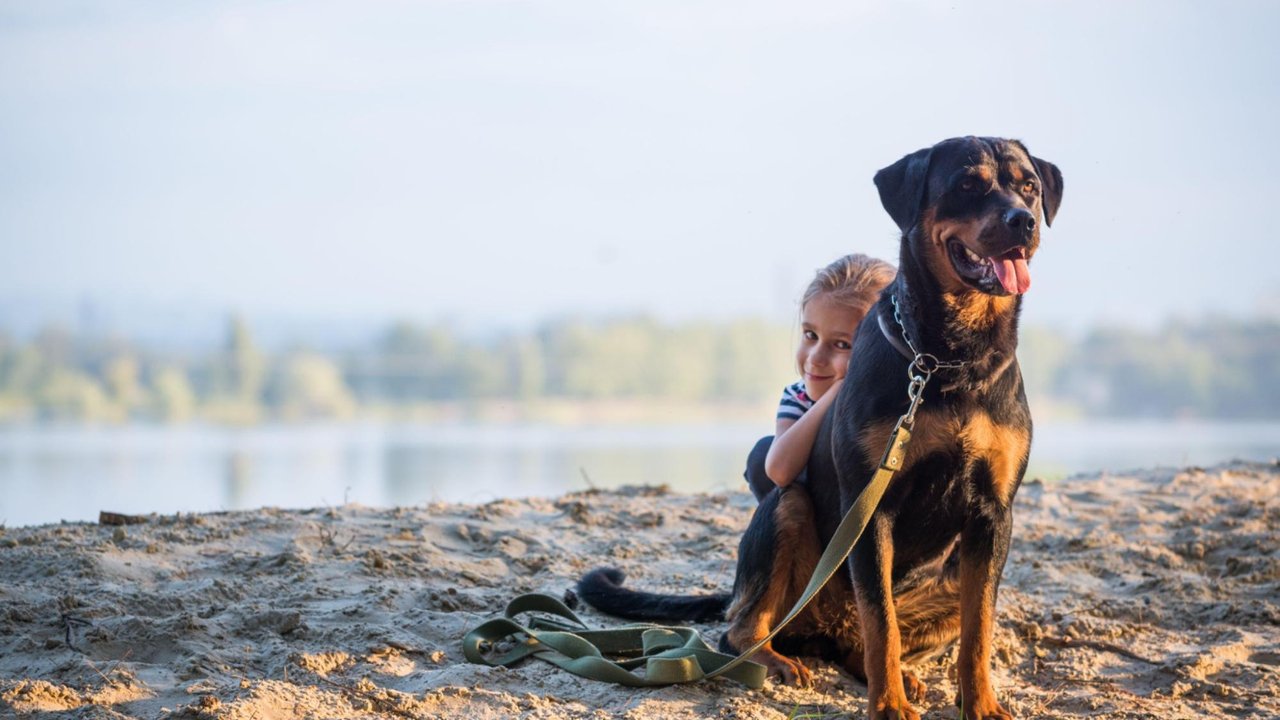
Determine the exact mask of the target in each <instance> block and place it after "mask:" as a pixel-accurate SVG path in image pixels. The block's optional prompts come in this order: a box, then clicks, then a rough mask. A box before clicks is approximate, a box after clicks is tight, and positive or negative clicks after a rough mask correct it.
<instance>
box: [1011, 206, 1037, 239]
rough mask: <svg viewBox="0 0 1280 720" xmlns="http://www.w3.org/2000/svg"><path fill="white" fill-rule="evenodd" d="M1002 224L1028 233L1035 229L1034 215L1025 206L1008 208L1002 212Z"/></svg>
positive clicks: (1018, 231) (1015, 230)
mask: <svg viewBox="0 0 1280 720" xmlns="http://www.w3.org/2000/svg"><path fill="white" fill-rule="evenodd" d="M1004 224H1005V225H1008V226H1009V229H1010V230H1013V231H1014V232H1017V233H1025V234H1027V235H1030V234H1031V231H1032V230H1035V229H1036V216H1035V215H1032V214H1031V211H1030V210H1027V209H1026V208H1009V209H1008V210H1006V211H1005V213H1004Z"/></svg>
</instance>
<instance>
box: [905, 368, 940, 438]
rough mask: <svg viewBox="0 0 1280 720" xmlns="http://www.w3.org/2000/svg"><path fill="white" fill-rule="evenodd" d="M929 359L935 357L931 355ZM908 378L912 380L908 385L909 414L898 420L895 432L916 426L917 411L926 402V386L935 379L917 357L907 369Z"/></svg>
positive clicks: (931, 372)
mask: <svg viewBox="0 0 1280 720" xmlns="http://www.w3.org/2000/svg"><path fill="white" fill-rule="evenodd" d="M929 357H933V356H932V355H930V356H929ZM935 359H936V358H935ZM917 369H920V372H919V373H917V372H916V370H917ZM907 377H908V378H910V379H911V382H910V384H908V385H907V400H908V401H909V405H908V406H907V412H906V413H905V414H904V415H903V416H902V417H900V418H898V425H897V427H895V430H896V429H897V428H899V427H904V426H905V427H907V428H908V429H910V428H911V427H912V426H913V425H915V423H916V409H917V408H919V407H920V403H922V402H924V386H925V385H928V384H929V378H931V377H933V371H932V370H926V369H924V368H921V367H920V366H919V356H917V362H913V363H912V364H911V365H909V366H908V367H907Z"/></svg>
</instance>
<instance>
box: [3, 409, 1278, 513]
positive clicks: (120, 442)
mask: <svg viewBox="0 0 1280 720" xmlns="http://www.w3.org/2000/svg"><path fill="white" fill-rule="evenodd" d="M768 430H769V428H767V427H764V426H758V425H717V426H706V425H698V426H653V427H648V426H645V427H616V426H611V427H593V428H588V427H569V428H566V427H558V426H511V425H502V426H490V425H448V426H429V425H409V426H397V425H392V426H386V425H372V424H370V425H325V426H288V427H285V426H281V427H262V428H251V429H227V428H209V427H176V428H168V427H126V428H102V429H93V428H48V427H32V428H5V429H0V523H6V524H8V525H10V526H16V525H32V524H40V523H48V522H57V521H59V520H95V519H96V518H97V515H98V511H99V510H112V511H116V512H125V513H148V512H159V513H173V512H178V511H182V512H204V511H213V510H238V509H245V508H254V507H261V506H264V505H274V506H279V507H316V506H325V505H340V504H342V503H344V502H357V503H362V504H365V505H375V506H386V505H415V504H421V503H426V502H430V501H433V500H446V501H459V502H485V501H488V500H493V499H495V498H499V497H524V496H538V495H542V496H548V495H559V494H561V493H564V492H568V491H571V490H582V489H586V488H587V487H589V486H595V487H602V488H609V487H616V486H619V485H626V484H644V483H647V484H659V483H667V484H669V485H671V486H672V487H673V488H675V489H677V490H680V491H687V492H697V491H704V490H733V489H745V487H746V485H745V483H744V482H743V481H742V463H743V460H744V458H745V456H746V452H747V450H748V449H749V448H750V447H751V445H752V444H753V443H754V442H755V440H756V438H757V437H759V436H760V435H761V434H763V433H765V432H767V431H768ZM1277 456H1280V423H1195V422H1185V423H1183V422H1178V423H1169V422H1145V423H1144V422H1137V423H1135V422H1096V421H1094V422H1087V423H1085V422H1081V423H1040V424H1037V426H1036V437H1035V444H1034V446H1033V448H1032V457H1031V468H1030V470H1029V475H1031V476H1039V477H1042V478H1044V479H1047V480H1053V479H1058V478H1063V477H1066V476H1069V475H1071V474H1074V473H1079V472H1092V471H1098V470H1111V471H1121V470H1126V469H1133V468H1145V467H1154V466H1158V465H1163V466H1183V465H1210V464H1214V463H1218V462H1223V461H1226V460H1230V459H1233V458H1244V459H1251V460H1270V459H1273V458H1275V457H1277Z"/></svg>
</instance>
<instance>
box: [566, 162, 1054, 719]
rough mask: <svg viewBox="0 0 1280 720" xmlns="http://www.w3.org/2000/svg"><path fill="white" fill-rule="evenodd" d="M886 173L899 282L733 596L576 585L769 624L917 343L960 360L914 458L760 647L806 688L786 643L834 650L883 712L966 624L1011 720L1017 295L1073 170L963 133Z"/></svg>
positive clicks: (969, 656) (1019, 461) (746, 643)
mask: <svg viewBox="0 0 1280 720" xmlns="http://www.w3.org/2000/svg"><path fill="white" fill-rule="evenodd" d="M875 183H876V187H877V188H878V189H879V191H880V199H881V202H882V203H883V204H884V208H885V210H887V211H888V212H889V214H890V215H891V216H892V217H893V219H894V221H895V222H897V224H898V226H899V227H900V228H901V229H902V252H901V257H900V264H899V273H898V277H897V279H896V280H895V281H894V282H893V283H892V284H891V285H890V286H889V287H888V288H886V289H885V291H884V294H883V295H882V296H881V298H880V300H879V303H878V305H877V307H876V312H872V313H868V315H867V318H866V319H865V320H864V321H863V323H862V325H861V326H860V327H859V328H858V333H857V337H856V339H855V341H854V347H853V352H852V358H853V361H852V363H851V367H850V369H849V373H848V375H847V376H846V379H845V383H844V386H843V387H842V388H841V390H840V394H839V396H838V397H837V399H836V403H835V406H834V407H833V408H832V410H831V412H830V413H829V414H828V415H827V417H826V419H825V422H824V425H823V429H822V431H821V432H820V433H819V439H818V441H817V443H816V445H815V447H814V450H813V454H812V456H811V458H810V462H809V469H808V481H807V483H806V485H803V486H791V487H788V488H786V489H782V490H775V491H773V492H772V493H770V494H769V495H768V496H766V497H765V499H764V500H763V501H761V503H760V506H759V508H758V509H757V510H756V513H755V515H754V517H753V518H752V520H751V523H750V525H749V526H748V528H747V531H746V533H745V535H744V536H743V538H742V542H741V544H740V545H739V547H738V569H737V576H736V578H735V580H734V587H733V593H732V595H717V596H707V597H678V596H663V595H655V594H651V593H642V592H635V591H631V590H627V589H624V588H622V587H621V586H620V584H621V582H622V579H623V577H622V574H621V573H620V572H619V571H617V570H615V569H612V568H602V569H598V570H595V571H593V572H591V573H590V574H588V575H587V576H586V577H584V578H583V579H582V581H581V582H580V583H579V594H580V596H581V597H582V598H583V599H584V600H586V601H587V602H588V603H590V604H591V605H593V606H595V607H597V608H599V609H601V610H603V611H605V612H608V613H611V614H614V615H618V616H622V617H630V618H635V619H645V620H658V619H663V620H707V619H712V618H715V617H716V616H717V615H719V614H720V613H725V616H726V617H727V619H728V621H729V630H728V632H727V633H725V636H724V638H723V639H722V641H721V645H722V647H723V648H724V649H726V650H727V651H733V650H734V649H735V648H747V647H750V646H752V645H754V644H755V642H756V641H757V640H760V639H761V638H763V637H765V635H767V634H768V631H769V630H770V629H771V627H772V626H773V625H774V624H776V623H777V622H778V621H779V620H781V619H782V617H784V616H785V615H786V613H787V611H788V610H790V608H791V606H792V605H793V603H794V602H795V600H796V598H798V597H799V595H800V594H801V592H802V590H803V589H804V587H805V585H806V583H807V582H808V580H809V577H810V575H811V574H812V572H813V568H814V566H815V564H816V562H817V558H818V556H819V555H820V554H821V550H822V548H823V547H825V545H826V543H827V541H828V540H829V539H830V538H831V535H832V533H833V532H834V530H835V528H836V526H837V525H838V524H839V521H840V518H841V517H842V516H843V515H844V513H845V511H846V510H847V509H848V508H849V506H850V505H851V504H852V503H853V501H854V499H855V498H856V497H857V496H858V493H859V492H860V491H861V490H862V489H863V488H864V487H865V486H866V484H867V483H868V481H869V480H870V479H871V477H872V475H873V474H874V471H875V469H876V467H877V466H878V465H879V462H880V458H881V455H882V453H883V451H884V446H885V443H886V442H887V440H888V437H889V434H890V432H891V431H892V429H893V426H894V423H895V422H896V420H897V419H898V417H899V416H901V415H902V414H903V413H904V412H905V410H906V409H907V405H908V399H907V394H906V387H907V381H908V375H907V369H908V366H909V365H910V363H911V360H909V359H908V356H910V355H911V354H912V353H911V351H909V350H907V347H908V346H909V345H913V346H914V347H915V349H916V350H918V351H919V352H922V353H929V354H932V355H934V356H936V358H938V359H940V360H943V361H952V362H958V363H964V364H963V366H962V367H959V368H951V369H943V370H939V371H938V372H937V373H936V374H935V375H934V376H933V377H932V379H931V382H930V383H929V385H928V386H927V388H926V390H925V394H924V401H923V405H922V406H921V408H920V410H919V412H918V414H917V417H916V423H915V429H914V433H913V439H912V441H911V444H910V446H909V447H908V449H907V456H906V458H905V462H904V463H903V467H902V469H901V471H900V472H899V473H898V474H897V475H896V476H894V478H893V480H892V484H891V485H890V486H889V488H888V490H887V492H886V493H885V495H884V498H883V500H882V501H881V503H880V505H879V507H878V509H877V510H876V512H875V514H874V515H873V516H872V519H871V522H870V524H869V525H868V527H867V530H866V532H865V534H864V535H863V537H862V540H861V541H860V542H859V543H858V544H857V546H856V547H855V548H854V550H853V553H852V554H851V555H850V557H849V560H848V563H847V565H848V571H849V572H848V573H847V574H843V573H838V574H837V575H836V576H835V577H834V578H833V579H832V581H831V582H830V583H829V584H828V585H827V587H826V588H825V589H824V590H823V591H822V593H821V594H820V595H819V596H818V597H817V598H816V599H815V600H814V602H813V603H811V604H810V606H809V607H808V608H807V609H806V610H805V612H804V613H803V614H802V615H800V616H799V617H798V618H797V619H796V620H795V621H793V622H792V623H791V624H790V625H788V626H787V628H786V629H785V630H784V631H783V632H782V633H781V634H779V636H778V637H777V638H775V640H774V641H773V643H772V645H773V646H772V647H771V646H769V645H766V646H765V647H764V648H763V649H762V650H760V651H759V652H757V653H756V654H755V656H754V657H753V659H755V660H757V661H759V662H762V663H764V664H765V665H767V666H768V667H769V668H770V670H771V672H772V673H773V674H775V675H778V676H781V677H782V678H783V679H784V680H787V681H790V682H796V683H800V684H808V683H809V682H810V675H809V671H808V670H807V669H806V668H805V667H804V666H803V665H801V664H800V663H799V662H797V661H795V660H794V659H792V658H790V657H788V656H787V655H784V654H783V652H788V653H796V654H817V655H821V656H823V657H827V658H829V659H832V660H834V661H836V662H839V663H840V664H841V665H842V666H843V667H844V668H846V669H847V670H848V671H849V672H850V673H852V674H853V675H854V676H856V677H858V678H860V679H864V680H865V681H866V683H867V692H868V698H869V715H870V717H872V718H882V717H898V718H916V717H918V715H917V713H916V712H915V710H913V709H912V707H911V704H910V701H909V698H910V699H913V700H918V699H919V697H920V696H921V694H922V692H923V689H924V688H923V686H922V685H921V684H920V683H919V681H918V680H916V679H915V677H914V676H912V675H911V674H910V673H907V672H905V671H904V670H903V668H902V662H903V661H904V660H910V659H913V658H917V657H921V656H925V655H928V654H931V653H935V652H937V651H939V650H941V649H943V648H945V647H946V646H948V645H949V644H950V643H952V642H953V641H954V640H956V638H957V637H958V638H959V641H960V651H959V662H958V665H959V667H958V671H959V672H958V676H959V697H958V698H957V702H958V703H959V704H960V705H961V707H962V708H963V711H964V717H966V718H1008V717H1011V716H1010V714H1009V713H1008V712H1007V711H1006V710H1005V709H1004V708H1003V707H1001V705H1000V703H999V702H998V701H997V700H996V696H995V692H994V691H993V689H992V686H991V678H990V665H991V638H992V625H993V622H994V621H993V616H994V608H995V602H996V588H997V586H998V585H999V581H1000V575H1001V572H1002V571H1003V568H1004V563H1005V558H1006V556H1007V554H1008V550H1009V538H1010V530H1011V526H1012V519H1011V513H1010V507H1011V504H1012V502H1013V495H1014V493H1015V492H1017V489H1018V486H1019V484H1020V483H1021V481H1022V475H1023V473H1024V472H1025V470H1026V464H1027V455H1028V451H1029V449H1030V443H1031V415H1030V413H1029V411H1028V408H1027V400H1026V395H1025V393H1024V392H1023V384H1022V375H1021V372H1020V371H1019V368H1018V363H1017V359H1016V358H1015V356H1014V352H1015V349H1016V346H1017V337H1018V328H1017V324H1018V313H1019V309H1020V304H1021V296H1022V294H1023V293H1025V292H1026V291H1027V289H1028V287H1029V286H1030V283H1031V278H1030V274H1029V271H1028V267H1027V263H1028V261H1029V260H1030V259H1031V257H1032V256H1033V255H1034V254H1035V251H1036V248H1037V246H1038V245H1039V242H1040V223H1039V219H1040V218H1041V217H1042V216H1043V218H1044V222H1045V224H1048V223H1049V222H1051V221H1052V220H1053V217H1054V215H1055V213H1056V212H1057V210H1058V204H1059V202H1060V201H1061V199H1062V175H1061V173H1059V171H1058V168H1057V167H1055V166H1054V165H1053V164H1052V163H1049V162H1046V161H1044V160H1040V159H1039V158H1036V157H1032V156H1031V154H1030V153H1028V152H1027V150H1026V148H1025V147H1023V145H1022V144H1021V143H1019V142H1017V141H1013V140H1003V139H998V138H978V137H965V138H954V139H951V140H946V141H943V142H941V143H938V144H937V145H934V146H933V147H932V148H926V149H923V150H920V151H918V152H915V153H912V154H910V155H908V156H906V157H904V158H902V159H901V160H899V161H898V162H896V163H894V164H893V165H890V166H889V167H887V168H885V169H883V170H881V171H880V172H878V173H877V174H876V176H875ZM895 300H896V302H897V306H898V310H899V311H898V313H896V315H897V316H898V318H900V320H896V319H895V308H894V301H895ZM877 313H878V314H879V317H877ZM904 330H905V335H906V336H907V337H908V338H910V342H909V343H906V342H903V341H902V333H903V331H904ZM779 651H782V652H779Z"/></svg>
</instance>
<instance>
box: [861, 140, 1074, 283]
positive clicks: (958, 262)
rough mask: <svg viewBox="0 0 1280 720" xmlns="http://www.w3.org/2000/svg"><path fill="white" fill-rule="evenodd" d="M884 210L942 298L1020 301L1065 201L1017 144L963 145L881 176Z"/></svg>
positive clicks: (1044, 165)
mask: <svg viewBox="0 0 1280 720" xmlns="http://www.w3.org/2000/svg"><path fill="white" fill-rule="evenodd" d="M875 182H876V188H877V189H879V191H880V201H881V203H883V204H884V209H885V210H887V211H888V212H889V215H890V216H891V217H893V220H894V222H896V223H898V227H899V228H901V229H902V235H903V238H904V242H905V243H906V246H904V248H903V252H904V257H903V259H904V261H906V260H907V259H908V254H909V256H910V259H912V260H914V261H915V262H916V263H917V264H919V265H922V266H923V267H925V268H927V269H928V271H929V272H930V274H932V275H933V277H934V278H936V279H937V281H938V283H939V284H940V285H941V287H942V290H943V291H944V292H950V293H962V292H972V291H977V292H980V293H985V294H987V295H997V296H999V295H1020V294H1022V293H1025V292H1026V291H1027V289H1028V288H1029V287H1030V286H1031V274H1030V271H1029V270H1028V269H1027V261H1029V260H1030V259H1031V256H1032V255H1034V254H1035V252H1036V248H1037V247H1039V245H1040V218H1041V217H1043V218H1044V223H1045V224H1046V225H1049V224H1051V223H1052V222H1053V218H1054V215H1056V214H1057V212H1058V203H1059V202H1061V200H1062V173H1061V172H1059V171H1058V168H1057V166H1056V165H1054V164H1053V163H1051V162H1048V161H1046V160H1041V159H1040V158H1037V157H1033V156H1032V155H1031V153H1029V152H1027V149H1026V147H1024V146H1023V145H1022V143H1020V142H1018V141H1017V140H1005V139H1002V138H987V137H963V138H952V139H950V140H943V141H942V142H940V143H938V144H937V145H934V146H933V147H931V148H925V149H923V150H917V151H916V152H914V153H911V154H910V155H908V156H906V157H904V158H902V159H901V160H899V161H898V162H896V163H894V164H892V165H890V166H889V167H887V168H885V169H883V170H881V171H880V172H878V173H876V177H875Z"/></svg>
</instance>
